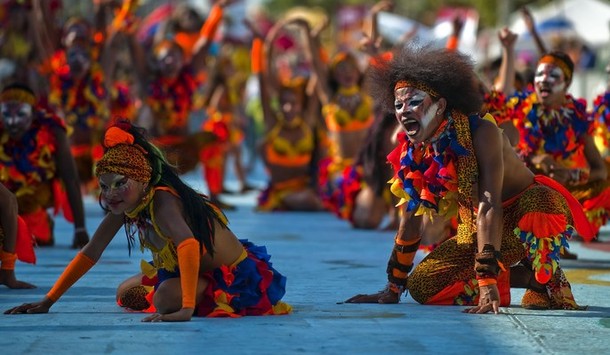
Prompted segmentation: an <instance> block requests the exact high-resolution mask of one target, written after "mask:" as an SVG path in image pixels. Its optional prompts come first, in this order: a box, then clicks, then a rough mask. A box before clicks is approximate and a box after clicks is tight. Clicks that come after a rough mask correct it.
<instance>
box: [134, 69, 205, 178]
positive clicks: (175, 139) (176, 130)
mask: <svg viewBox="0 0 610 355" xmlns="http://www.w3.org/2000/svg"><path fill="white" fill-rule="evenodd" d="M198 86H199V83H198V81H197V80H196V78H195V77H194V75H193V72H192V68H190V67H185V68H184V69H183V70H182V71H181V72H180V74H179V75H178V77H177V78H175V79H169V78H157V79H156V80H154V81H153V82H152V83H150V84H149V86H148V96H147V98H146V102H147V104H148V105H149V106H150V108H151V109H152V111H153V117H154V119H155V126H154V129H153V135H154V136H155V138H154V140H153V142H154V143H155V144H156V145H157V146H159V147H160V148H162V150H163V151H164V153H165V155H166V156H167V159H168V161H169V162H170V163H172V164H174V165H175V166H176V167H177V168H178V170H179V171H180V173H186V172H189V171H192V170H193V169H195V167H196V166H197V164H198V163H199V162H200V161H201V159H202V157H200V154H202V149H203V148H204V146H205V145H206V144H207V143H209V142H210V141H212V140H214V139H215V138H214V137H213V136H212V135H211V134H210V133H209V132H205V133H200V134H199V133H198V134H193V135H189V134H188V120H189V115H190V114H191V111H192V110H193V107H194V95H195V92H196V90H197V87H198Z"/></svg>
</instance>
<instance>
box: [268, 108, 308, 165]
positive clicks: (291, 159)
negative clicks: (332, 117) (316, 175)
mask: <svg viewBox="0 0 610 355" xmlns="http://www.w3.org/2000/svg"><path fill="white" fill-rule="evenodd" d="M292 129H300V130H301V132H302V134H303V136H302V137H301V138H300V139H299V140H298V141H296V142H291V141H290V140H288V139H286V138H283V137H281V136H280V134H281V132H282V131H283V130H292ZM313 149H314V137H313V133H312V129H311V127H309V125H308V124H307V123H306V122H305V121H303V119H302V118H301V117H295V118H293V119H292V120H290V122H288V121H286V119H285V118H283V117H281V118H278V120H277V123H276V124H275V126H274V127H273V128H272V129H271V130H270V131H269V133H268V134H267V136H266V137H265V156H266V159H267V162H268V163H269V164H273V165H279V166H286V167H297V166H304V165H307V164H309V163H310V162H311V158H312V152H313Z"/></svg>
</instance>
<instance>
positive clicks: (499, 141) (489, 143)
mask: <svg viewBox="0 0 610 355" xmlns="http://www.w3.org/2000/svg"><path fill="white" fill-rule="evenodd" d="M477 124H478V126H477V128H476V129H475V130H474V131H473V136H472V143H473V145H474V148H475V151H476V152H477V154H480V153H483V152H486V151H487V152H488V151H490V150H492V151H493V148H494V147H495V148H498V149H501V148H502V145H503V143H504V142H503V134H502V130H501V129H500V128H499V127H498V126H497V125H496V124H495V123H493V122H490V121H488V120H485V119H481V121H480V122H478V123H477Z"/></svg>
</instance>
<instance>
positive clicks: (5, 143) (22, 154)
mask: <svg viewBox="0 0 610 355" xmlns="http://www.w3.org/2000/svg"><path fill="white" fill-rule="evenodd" d="M34 115H35V117H34V119H33V121H32V125H31V126H30V129H29V130H28V131H27V132H26V133H25V134H24V136H23V138H21V140H20V141H18V142H17V141H14V140H12V139H11V138H10V137H9V134H8V132H6V131H4V130H0V181H1V182H2V183H3V184H4V185H5V186H6V187H7V188H8V189H9V190H10V191H11V192H13V193H14V194H15V196H16V197H17V201H18V204H19V215H20V216H21V218H23V219H24V221H25V224H26V225H27V227H28V229H29V231H30V232H31V234H33V235H34V236H35V237H36V239H37V240H38V241H40V242H41V243H45V242H49V241H50V240H51V238H52V235H53V228H52V224H51V217H50V216H48V214H47V211H46V209H47V208H49V207H54V208H55V214H57V213H58V212H59V210H63V214H64V217H65V218H66V219H67V220H68V221H70V222H73V217H72V211H71V209H70V205H69V203H68V200H67V197H66V195H65V192H64V191H63V188H62V186H61V183H60V181H59V180H58V175H57V167H56V165H55V154H56V150H57V143H56V140H55V136H54V133H53V130H54V129H62V130H64V131H65V126H64V124H63V122H62V121H61V119H60V118H59V117H57V116H55V115H52V114H50V113H48V112H46V111H42V110H37V109H35V110H34Z"/></svg>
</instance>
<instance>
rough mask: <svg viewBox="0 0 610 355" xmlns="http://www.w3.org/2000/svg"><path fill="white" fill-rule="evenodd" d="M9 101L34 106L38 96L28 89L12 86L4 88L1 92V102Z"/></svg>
mask: <svg viewBox="0 0 610 355" xmlns="http://www.w3.org/2000/svg"><path fill="white" fill-rule="evenodd" d="M8 101H18V102H23V103H24V104H29V105H30V106H34V104H35V103H36V97H35V96H34V95H33V94H32V93H30V92H28V91H27V90H23V89H19V88H11V89H7V90H4V91H3V92H2V93H1V94H0V102H8Z"/></svg>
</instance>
